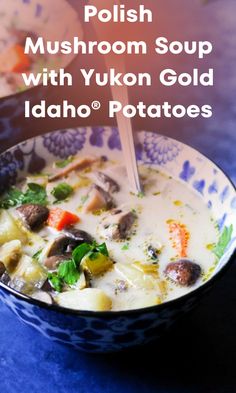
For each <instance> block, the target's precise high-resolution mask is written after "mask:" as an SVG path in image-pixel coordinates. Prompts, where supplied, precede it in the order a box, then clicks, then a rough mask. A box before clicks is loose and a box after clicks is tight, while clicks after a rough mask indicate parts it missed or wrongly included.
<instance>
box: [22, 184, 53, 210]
mask: <svg viewBox="0 0 236 393" xmlns="http://www.w3.org/2000/svg"><path fill="white" fill-rule="evenodd" d="M27 186H28V189H27V190H26V192H25V194H24V196H23V198H22V202H21V203H22V205H24V204H26V203H35V204H38V205H46V204H47V193H46V190H45V188H44V187H42V186H40V185H39V184H36V183H28V184H27Z"/></svg>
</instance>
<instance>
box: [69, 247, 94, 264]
mask: <svg viewBox="0 0 236 393" xmlns="http://www.w3.org/2000/svg"><path fill="white" fill-rule="evenodd" d="M92 248H93V246H92V245H91V244H88V243H82V244H80V245H79V246H78V247H76V248H75V249H74V251H73V253H72V258H73V260H74V262H75V264H76V265H77V266H78V265H79V264H80V262H81V261H82V259H83V257H85V255H86V254H88V253H89V252H90V251H91V250H92Z"/></svg>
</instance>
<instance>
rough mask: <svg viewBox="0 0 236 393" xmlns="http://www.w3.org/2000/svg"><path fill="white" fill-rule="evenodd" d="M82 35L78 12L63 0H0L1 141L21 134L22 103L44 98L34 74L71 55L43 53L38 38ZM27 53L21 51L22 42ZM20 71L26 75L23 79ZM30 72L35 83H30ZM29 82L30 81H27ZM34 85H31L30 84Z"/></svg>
mask: <svg viewBox="0 0 236 393" xmlns="http://www.w3.org/2000/svg"><path fill="white" fill-rule="evenodd" d="M74 36H79V37H82V36H83V31H82V26H81V23H80V20H79V16H78V13H77V12H76V11H75V10H74V9H73V8H72V6H70V4H69V3H68V2H67V1H66V0H50V1H47V0H31V1H22V0H8V1H1V2H0V141H1V142H2V143H4V141H7V140H8V139H9V138H11V137H12V135H14V138H15V140H16V139H17V138H18V135H20V133H21V124H22V122H23V120H22V119H24V111H25V102H26V101H31V102H32V103H38V102H39V101H40V100H41V99H43V98H45V94H46V93H47V86H42V84H41V81H42V78H41V79H38V80H37V76H38V74H40V73H42V72H43V70H44V71H45V72H46V73H49V72H50V70H55V71H58V70H59V69H61V68H63V69H64V68H66V67H67V66H68V65H69V64H70V63H71V62H72V60H73V59H74V58H75V56H74V55H73V54H71V55H63V54H62V55H53V54H52V55H50V56H48V55H45V54H43V53H42V54H40V53H39V50H37V52H36V54H33V51H32V48H33V49H34V47H35V48H37V43H38V40H43V42H46V41H47V40H52V41H55V42H56V41H58V42H62V41H65V40H68V41H70V40H72V39H73V37H74ZM27 40H28V44H27V47H29V48H30V50H29V53H28V54H25V46H26V41H27ZM22 73H24V74H25V75H26V79H27V80H26V81H27V84H26V83H25V81H24V80H23V77H22ZM30 73H31V74H33V75H34V76H35V78H36V82H37V84H34V83H32V79H29V75H30ZM30 82H31V83H30ZM34 86H35V87H34Z"/></svg>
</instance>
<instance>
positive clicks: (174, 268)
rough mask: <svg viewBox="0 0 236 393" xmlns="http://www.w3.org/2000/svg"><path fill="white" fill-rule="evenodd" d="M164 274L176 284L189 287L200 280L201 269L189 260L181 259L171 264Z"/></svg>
mask: <svg viewBox="0 0 236 393" xmlns="http://www.w3.org/2000/svg"><path fill="white" fill-rule="evenodd" d="M164 273H165V275H166V276H167V277H168V278H169V279H170V280H171V281H173V282H174V283H175V284H179V285H181V286H187V287H189V286H191V285H193V284H195V283H196V281H197V280H198V279H199V277H200V275H201V267H200V266H199V265H198V264H197V263H194V262H191V261H189V260H187V259H180V260H179V261H177V262H171V263H169V264H168V265H167V267H166V269H165V272H164Z"/></svg>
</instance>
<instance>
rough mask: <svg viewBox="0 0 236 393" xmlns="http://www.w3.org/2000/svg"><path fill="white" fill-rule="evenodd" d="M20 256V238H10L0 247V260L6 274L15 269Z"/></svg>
mask: <svg viewBox="0 0 236 393" xmlns="http://www.w3.org/2000/svg"><path fill="white" fill-rule="evenodd" d="M21 256H22V247H21V242H20V240H11V241H10V242H8V243H5V244H4V245H3V246H2V247H1V248H0V261H1V262H2V263H3V264H4V266H5V268H6V270H7V272H8V274H11V273H12V272H14V270H15V269H16V267H17V265H18V263H19V260H20V258H21Z"/></svg>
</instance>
